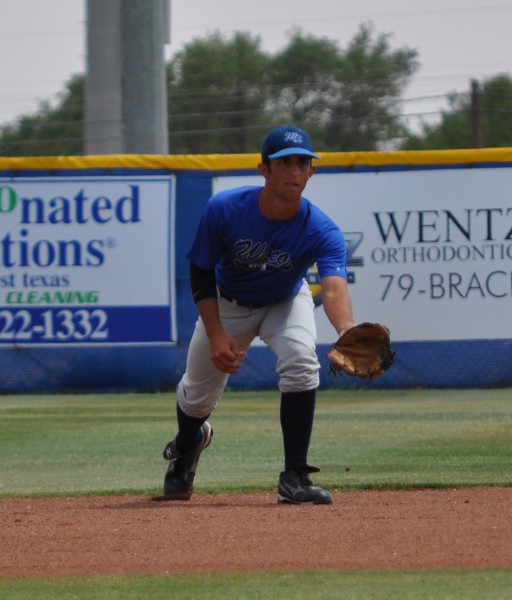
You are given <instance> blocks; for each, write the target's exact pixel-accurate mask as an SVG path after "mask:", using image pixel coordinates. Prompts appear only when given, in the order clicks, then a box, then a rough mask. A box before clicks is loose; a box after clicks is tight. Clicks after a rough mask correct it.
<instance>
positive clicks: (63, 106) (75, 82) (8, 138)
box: [0, 75, 84, 156]
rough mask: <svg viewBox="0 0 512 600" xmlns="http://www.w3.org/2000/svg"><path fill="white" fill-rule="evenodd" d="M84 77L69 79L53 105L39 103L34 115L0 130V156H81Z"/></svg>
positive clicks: (24, 117)
mask: <svg viewBox="0 0 512 600" xmlns="http://www.w3.org/2000/svg"><path fill="white" fill-rule="evenodd" d="M83 98H84V77H83V75H75V76H73V77H72V78H71V79H70V80H69V81H68V82H67V83H66V87H65V90H64V92H62V93H61V94H60V95H59V99H58V102H57V105H56V106H55V107H52V106H51V105H50V103H48V102H42V103H41V105H40V107H39V110H38V112H37V113H36V114H34V115H30V116H28V115H27V116H22V117H21V118H20V119H19V120H17V121H16V122H15V123H13V124H10V125H6V126H4V127H1V128H0V156H53V155H56V156H58V155H71V154H82V152H83V135H84V129H83V119H84V100H83Z"/></svg>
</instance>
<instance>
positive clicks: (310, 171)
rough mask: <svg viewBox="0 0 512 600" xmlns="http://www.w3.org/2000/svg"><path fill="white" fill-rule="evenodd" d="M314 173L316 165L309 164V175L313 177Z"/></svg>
mask: <svg viewBox="0 0 512 600" xmlns="http://www.w3.org/2000/svg"><path fill="white" fill-rule="evenodd" d="M315 173H316V166H315V165H311V167H310V168H309V176H310V177H313V175H314V174H315Z"/></svg>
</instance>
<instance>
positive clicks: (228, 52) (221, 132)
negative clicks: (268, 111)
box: [168, 33, 270, 153]
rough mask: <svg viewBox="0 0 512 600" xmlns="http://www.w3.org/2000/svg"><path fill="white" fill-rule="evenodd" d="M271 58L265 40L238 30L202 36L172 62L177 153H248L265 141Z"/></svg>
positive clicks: (172, 142) (171, 104)
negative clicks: (262, 127)
mask: <svg viewBox="0 0 512 600" xmlns="http://www.w3.org/2000/svg"><path fill="white" fill-rule="evenodd" d="M269 60H270V59H269V58H268V57H267V55H266V54H265V53H263V52H262V50H261V49H260V40H259V39H258V38H255V37H252V36H251V35H249V34H244V33H236V34H235V35H234V36H233V38H232V39H231V40H224V39H223V38H222V37H221V36H220V34H218V33H216V34H213V35H210V36H209V37H207V38H205V39H198V40H196V41H194V42H191V43H190V44H188V45H186V46H185V48H184V49H183V50H182V51H181V52H179V53H178V54H177V55H176V56H175V57H174V58H173V59H172V61H171V63H170V65H169V72H170V77H169V79H170V84H169V94H168V95H169V122H170V143H169V146H170V148H171V152H173V153H211V152H220V153H226V152H227V153H233V152H247V151H248V150H250V149H251V148H253V147H254V143H255V139H259V137H260V134H259V132H258V131H253V127H256V126H257V125H258V122H259V120H260V113H261V108H262V106H263V104H264V102H265V92H264V89H263V88H262V86H261V83H262V79H263V78H264V75H265V72H266V71H267V69H268V65H269Z"/></svg>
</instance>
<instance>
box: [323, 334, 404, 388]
mask: <svg viewBox="0 0 512 600" xmlns="http://www.w3.org/2000/svg"><path fill="white" fill-rule="evenodd" d="M327 359H328V360H329V362H330V370H331V373H333V374H334V375H336V374H338V373H346V374H347V375H352V376H354V377H360V378H361V379H373V378H374V377H380V376H381V375H383V374H384V373H385V372H386V371H387V370H388V369H389V368H390V367H391V365H392V364H393V363H394V362H395V353H394V352H393V349H392V348H391V340H390V337H389V329H388V328H387V327H385V326H384V325H380V324H379V323H360V324H359V325H356V326H355V327H352V328H351V329H349V330H348V331H346V332H345V333H344V334H343V335H342V336H341V337H340V338H339V340H338V341H337V342H336V343H335V344H334V345H333V347H332V348H331V350H330V351H329V353H328V354H327Z"/></svg>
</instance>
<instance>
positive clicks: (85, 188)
mask: <svg viewBox="0 0 512 600" xmlns="http://www.w3.org/2000/svg"><path fill="white" fill-rule="evenodd" d="M174 206H175V180H174V177H172V176H167V177H163V176H162V177H156V176H148V177H113V176H112V177H110V176H102V177H97V178H95V177H79V178H78V177H77V178H73V177H58V178H57V177H55V178H51V177H44V178H35V177H30V178H14V179H13V178H9V179H0V344H15V345H22V344H31V345H33V344H37V345H39V344H51V345H61V344H65V345H70V344H73V345H77V344H78V345H90V344H144V343H156V344H161V343H173V342H174V341H175V340H176V318H175V290H174V279H175V277H174Z"/></svg>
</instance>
